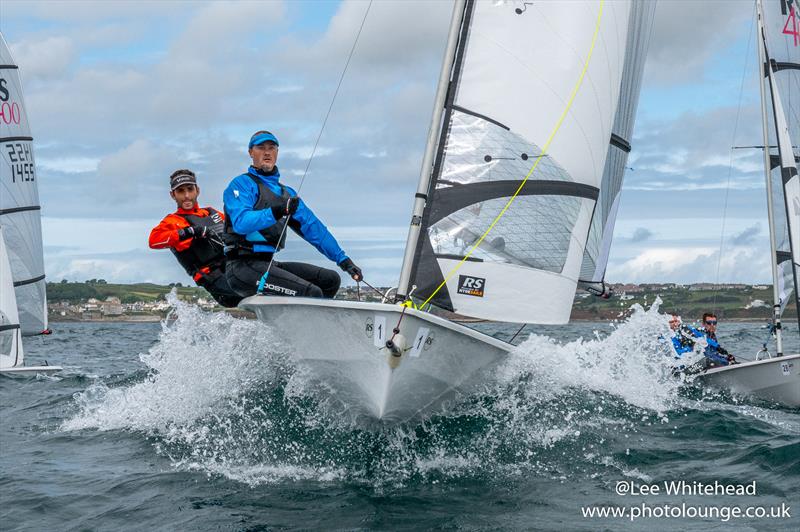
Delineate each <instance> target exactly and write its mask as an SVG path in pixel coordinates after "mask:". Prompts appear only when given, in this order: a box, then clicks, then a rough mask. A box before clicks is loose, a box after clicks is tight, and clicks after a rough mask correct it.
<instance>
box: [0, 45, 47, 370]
mask: <svg viewBox="0 0 800 532" xmlns="http://www.w3.org/2000/svg"><path fill="white" fill-rule="evenodd" d="M0 153H1V155H0V157H2V159H3V162H2V164H0V290H1V291H2V293H0V374H5V375H26V374H27V375H35V374H37V373H54V372H57V371H61V368H60V367H58V366H25V365H24V364H23V360H24V356H23V350H22V337H23V336H32V335H37V334H48V333H49V330H48V329H47V296H46V294H45V280H44V278H45V276H44V256H43V253H42V225H41V218H40V207H39V190H38V188H37V184H36V168H35V165H34V161H33V138H32V137H31V130H30V125H29V123H28V114H27V112H26V111H25V103H24V101H23V99H22V84H21V81H20V76H19V69H18V67H17V65H15V64H14V60H13V58H12V57H11V52H10V51H9V49H8V46H7V45H6V42H5V40H4V39H3V36H2V34H0Z"/></svg>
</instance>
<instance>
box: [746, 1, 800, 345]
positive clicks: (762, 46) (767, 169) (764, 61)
mask: <svg viewBox="0 0 800 532" xmlns="http://www.w3.org/2000/svg"><path fill="white" fill-rule="evenodd" d="M756 19H757V20H758V28H757V30H758V36H757V37H758V38H757V39H756V43H757V45H758V63H759V65H760V66H759V69H758V75H759V79H758V88H759V90H760V92H761V128H762V131H763V135H764V176H765V178H766V181H767V218H768V220H769V246H770V266H771V267H772V319H773V323H774V326H775V343H776V350H777V354H778V356H782V355H783V339H782V338H781V304H780V291H779V288H778V255H777V250H778V245H777V239H776V236H775V219H774V218H775V217H774V210H773V205H772V177H771V175H770V174H771V172H772V165H771V163H770V157H769V126H768V124H767V98H766V89H765V88H764V82H765V78H766V74H767V69H768V68H771V67H770V65H769V59H768V58H767V57H766V45H767V44H766V35H765V34H764V11H763V7H762V5H761V0H756ZM770 90H771V89H770ZM795 288H796V287H795Z"/></svg>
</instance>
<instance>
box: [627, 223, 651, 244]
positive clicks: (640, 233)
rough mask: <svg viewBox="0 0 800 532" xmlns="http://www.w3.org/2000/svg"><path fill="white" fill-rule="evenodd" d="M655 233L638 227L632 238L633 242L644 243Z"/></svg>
mask: <svg viewBox="0 0 800 532" xmlns="http://www.w3.org/2000/svg"><path fill="white" fill-rule="evenodd" d="M653 234H654V233H653V232H652V231H650V230H649V229H646V228H644V227H637V228H636V230H635V231H634V232H633V235H632V236H631V242H644V241H645V240H647V239H649V238H650V237H652V236H653Z"/></svg>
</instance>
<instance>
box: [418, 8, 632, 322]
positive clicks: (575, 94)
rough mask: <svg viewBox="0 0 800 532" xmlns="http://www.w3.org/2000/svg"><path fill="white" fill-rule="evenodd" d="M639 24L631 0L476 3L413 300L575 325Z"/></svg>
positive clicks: (427, 213) (467, 14)
mask: <svg viewBox="0 0 800 532" xmlns="http://www.w3.org/2000/svg"><path fill="white" fill-rule="evenodd" d="M630 15H631V4H630V3H629V2H605V3H603V2H595V1H585V2H578V1H576V2H535V3H530V2H525V3H523V2H516V3H514V2H504V3H493V2H472V1H470V2H467V4H466V8H465V11H464V16H463V23H462V29H461V34H460V36H459V42H458V47H457V51H456V55H455V61H454V65H453V71H452V78H451V81H450V88H449V93H448V97H447V100H446V103H445V113H444V118H443V125H442V134H441V137H440V139H439V141H438V148H437V155H436V158H435V162H434V165H433V171H432V172H433V173H432V177H431V183H430V187H429V189H428V194H427V203H426V206H425V210H424V213H423V216H422V220H421V224H422V227H421V236H420V238H419V240H418V241H417V247H416V250H415V256H414V265H413V268H412V274H411V278H412V283H413V284H414V285H416V291H415V292H414V294H413V295H414V296H415V297H417V298H420V299H423V300H425V299H428V298H430V301H431V302H432V303H434V304H436V305H438V306H440V307H443V308H446V309H449V310H453V311H455V312H458V313H460V314H464V315H469V316H475V317H479V318H485V319H491V320H499V321H513V322H529V323H565V322H567V321H568V319H569V314H570V310H571V307H572V301H573V298H574V294H575V289H576V285H577V283H578V280H579V276H580V272H581V265H582V262H583V257H584V251H585V249H586V242H587V237H588V235H589V228H590V225H591V223H592V218H593V213H594V212H595V209H596V207H597V200H598V197H599V196H600V187H601V183H602V182H603V175H604V168H605V166H606V158H607V154H608V151H609V149H608V146H609V139H610V138H611V133H612V126H613V124H614V123H615V116H616V113H617V105H618V102H619V101H620V86H621V81H622V78H623V71H624V58H625V55H626V46H627V44H628V42H629V31H628V27H629V20H630V19H631V17H630ZM545 148H546V152H545V153H543V151H542V150H543V149H545ZM623 164H624V163H623ZM534 166H535V169H534V171H533V172H532V173H531V168H532V167H534ZM529 174H530V177H529V179H528V181H527V182H526V183H525V185H524V186H523V187H522V188H521V189H520V191H519V193H518V195H517V197H516V198H515V199H514V201H513V202H512V203H511V205H510V206H509V208H508V209H507V211H506V212H505V214H504V215H502V216H501V217H500V218H499V219H498V215H499V214H500V213H501V211H502V210H503V209H504V207H505V206H506V205H507V204H508V202H509V200H510V198H511V197H512V196H513V195H514V194H515V191H517V190H518V189H519V188H520V185H522V183H523V181H524V180H525V178H526V176H527V175H529ZM612 203H613V202H612ZM609 212H611V209H609ZM495 221H496V223H495ZM492 224H494V225H493V227H492V229H491V231H490V232H489V233H488V235H487V236H486V238H485V239H484V240H483V241H482V242H481V243H480V245H479V246H478V247H477V248H476V249H475V250H474V251H473V252H472V253H471V254H470V255H469V257H468V258H467V260H465V261H463V263H462V259H463V258H464V257H465V256H466V255H467V254H469V253H470V252H469V250H470V249H471V248H472V247H473V246H474V245H475V243H477V242H478V241H479V240H480V238H481V236H482V235H484V233H485V232H486V231H487V229H489V227H490V226H492ZM454 269H457V271H454ZM445 281H446V282H445ZM442 283H444V284H442ZM440 285H442V286H441V288H439V287H440ZM431 296H432V297H431Z"/></svg>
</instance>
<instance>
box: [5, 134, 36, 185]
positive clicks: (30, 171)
mask: <svg viewBox="0 0 800 532" xmlns="http://www.w3.org/2000/svg"><path fill="white" fill-rule="evenodd" d="M5 151H6V153H8V160H9V162H10V163H11V164H10V165H9V166H11V182H12V183H16V182H17V181H19V182H20V183H27V182H30V181H34V180H35V179H36V170H35V168H34V166H33V154H32V153H31V145H30V143H29V142H26V143H22V142H12V143H9V144H6V145H5Z"/></svg>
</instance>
